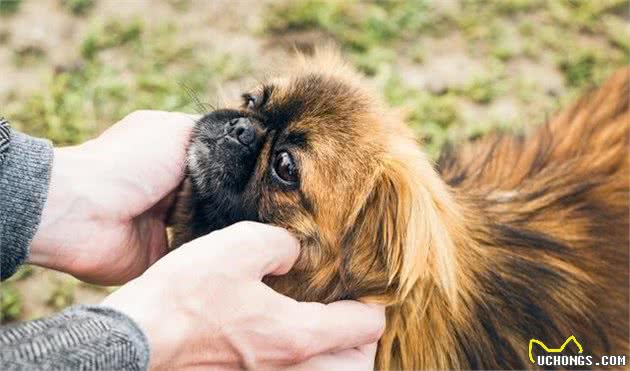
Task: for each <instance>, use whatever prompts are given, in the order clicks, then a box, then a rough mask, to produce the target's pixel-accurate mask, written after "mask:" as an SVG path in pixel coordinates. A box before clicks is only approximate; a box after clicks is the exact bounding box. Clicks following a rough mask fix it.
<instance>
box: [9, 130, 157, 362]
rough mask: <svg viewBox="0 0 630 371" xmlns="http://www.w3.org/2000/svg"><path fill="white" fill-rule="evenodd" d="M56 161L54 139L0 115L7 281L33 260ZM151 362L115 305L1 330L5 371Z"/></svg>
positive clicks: (76, 310)
mask: <svg viewBox="0 0 630 371" xmlns="http://www.w3.org/2000/svg"><path fill="white" fill-rule="evenodd" d="M52 162H53V151H52V146H51V144H50V142H48V141H45V140H41V139H35V138H32V137H29V136H26V135H24V134H20V133H18V132H12V131H11V130H10V128H9V124H8V122H7V121H6V120H4V119H2V118H0V278H1V279H2V280H4V279H6V278H8V277H10V276H11V275H12V274H13V273H15V271H16V270H17V268H18V267H19V266H20V265H21V264H23V263H24V261H25V260H26V257H27V256H28V252H29V244H30V242H31V239H32V238H33V236H34V234H35V231H36V230H37V226H38V225H39V221H40V216H41V212H42V208H43V207H44V203H45V202H46V197H47V194H48V182H49V180H50V170H51V167H52ZM1 290H2V284H1V283H0V291H1ZM0 323H2V318H1V317H0ZM148 363H149V345H148V341H147V339H146V337H145V336H144V334H143V333H142V331H141V330H140V328H139V327H138V326H137V325H136V324H135V323H134V322H133V321H132V320H131V319H130V318H129V317H127V316H126V315H124V314H122V313H120V312H118V311H116V310H114V309H111V308H106V307H103V306H96V305H94V306H87V305H82V306H73V307H70V308H68V309H66V310H64V311H62V312H60V313H58V314H56V315H54V316H52V317H49V318H43V319H39V320H35V321H29V322H22V323H16V324H11V325H5V324H2V325H1V326H0V369H2V370H34V369H37V370H39V369H47V370H144V369H146V368H147V367H148Z"/></svg>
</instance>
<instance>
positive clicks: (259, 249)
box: [207, 222, 300, 280]
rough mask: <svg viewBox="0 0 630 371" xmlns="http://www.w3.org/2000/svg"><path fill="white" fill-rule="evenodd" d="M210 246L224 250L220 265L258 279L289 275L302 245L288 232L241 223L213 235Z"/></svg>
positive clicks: (264, 225) (250, 223) (267, 226)
mask: <svg viewBox="0 0 630 371" xmlns="http://www.w3.org/2000/svg"><path fill="white" fill-rule="evenodd" d="M208 238H209V241H208V242H207V243H208V244H211V245H213V247H214V248H215V249H216V247H219V246H220V247H222V255H223V256H222V257H221V258H220V259H219V260H223V261H222V262H219V263H220V264H224V265H226V264H229V268H230V270H231V271H234V272H239V274H245V275H247V276H249V277H250V278H254V279H257V280H260V279H262V277H264V276H266V275H269V274H271V275H280V274H285V273H287V272H288V271H289V270H290V269H291V267H292V266H293V264H295V261H296V260H297V258H298V255H299V252H300V249H299V243H298V241H297V239H296V238H295V237H293V236H292V235H291V234H290V233H289V232H288V231H287V230H285V229H283V228H279V227H274V226H270V225H266V224H261V223H254V222H240V223H236V224H233V225H231V226H229V227H227V228H224V229H222V230H219V231H216V232H213V233H211V234H210V235H209V237H208Z"/></svg>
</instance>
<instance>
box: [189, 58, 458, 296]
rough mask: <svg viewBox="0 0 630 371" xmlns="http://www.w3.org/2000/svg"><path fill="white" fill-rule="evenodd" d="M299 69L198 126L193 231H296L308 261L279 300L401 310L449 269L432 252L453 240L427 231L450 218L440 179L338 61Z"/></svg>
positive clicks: (279, 283)
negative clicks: (258, 226) (411, 294)
mask: <svg viewBox="0 0 630 371" xmlns="http://www.w3.org/2000/svg"><path fill="white" fill-rule="evenodd" d="M296 66H297V67H296V68H295V70H294V71H293V72H292V73H290V74H289V75H288V76H287V77H284V78H280V79H274V80H270V81H269V82H267V83H265V84H263V85H261V86H258V87H256V88H255V89H253V90H251V91H249V92H248V93H246V94H244V95H243V100H242V102H240V103H239V104H238V105H237V106H235V107H233V108H228V109H220V110H217V111H214V112H212V113H210V114H208V115H206V116H205V117H203V118H202V119H201V120H200V121H199V122H198V123H197V125H196V129H195V132H194V135H193V141H192V143H191V145H190V148H189V184H190V187H191V190H190V191H191V200H190V202H191V204H190V207H191V208H192V209H193V213H194V218H193V220H192V225H189V226H187V227H186V228H191V229H193V230H194V233H193V234H192V235H193V236H196V235H201V234H205V233H208V232H210V231H212V230H215V229H219V228H222V227H224V226H227V225H229V224H232V223H235V222H237V221H241V220H254V221H259V222H264V223H270V224H273V225H278V226H281V227H285V228H287V229H289V230H290V231H291V232H293V233H294V234H295V235H296V236H297V237H298V238H299V239H300V241H301V246H302V247H301V255H300V258H299V260H298V262H297V264H296V265H295V267H294V268H293V270H292V271H291V272H290V273H289V274H288V275H287V276H284V277H279V278H277V277H274V278H268V279H267V281H268V283H270V284H271V285H272V286H273V287H274V288H275V289H276V290H279V291H281V292H283V293H285V294H288V295H290V296H292V297H294V298H296V299H302V300H317V301H323V302H329V301H333V300H338V299H342V298H365V297H372V298H380V299H382V300H389V301H392V300H396V298H397V297H400V296H401V295H400V294H404V293H405V292H407V291H408V290H409V287H410V285H412V284H413V283H414V282H415V281H416V280H418V279H419V278H421V277H423V276H427V277H430V276H431V273H430V272H431V271H432V270H433V271H435V269H424V268H422V267H425V268H428V267H429V266H432V267H434V268H436V267H437V269H438V270H439V269H440V267H439V265H440V264H442V262H441V261H440V259H443V257H440V253H436V252H433V253H431V251H430V249H431V246H430V245H431V244H433V245H436V241H437V242H439V241H438V240H439V239H440V238H441V236H434V234H435V233H441V232H443V231H439V230H437V229H439V226H438V227H436V224H439V223H435V221H430V220H429V221H422V218H423V217H428V218H431V217H435V215H434V214H435V213H436V212H438V210H437V208H438V205H437V204H438V203H439V201H440V200H439V199H437V198H436V196H435V195H433V194H432V185H431V184H430V183H431V182H432V181H434V180H433V179H432V177H435V176H436V175H435V174H434V173H433V171H432V169H431V167H430V165H429V163H428V161H427V160H426V159H425V158H424V156H423V155H422V153H421V152H420V151H419V150H418V148H417V146H416V144H415V141H414V140H413V138H412V136H411V135H410V133H409V132H408V130H407V129H406V128H405V126H404V125H403V124H401V122H400V120H398V119H397V118H396V116H394V115H392V114H391V113H388V112H387V111H386V110H385V109H383V108H382V106H381V105H380V104H379V102H378V101H377V100H376V99H374V98H373V97H372V95H371V94H370V93H369V92H368V91H367V90H366V89H364V88H363V87H362V86H361V84H360V82H359V80H360V79H359V78H358V77H357V76H356V75H355V74H354V73H353V72H352V71H350V70H349V69H347V68H346V67H345V66H344V65H343V64H342V63H341V62H340V61H339V60H338V57H336V55H334V53H320V54H319V55H318V56H316V57H315V58H312V59H308V58H301V59H299V60H298V61H297V63H296ZM423 177H424V178H429V179H423ZM437 197H438V198H439V195H438V196H437ZM423 208H426V209H425V210H422V209H423ZM431 240H432V241H431ZM422 244H425V245H426V246H423V245H422ZM436 246H437V245H436ZM437 247H439V246H437ZM442 255H443V254H442ZM423 272H424V273H423ZM425 273H426V274H425ZM440 274H441V275H442V276H441V277H439V278H438V279H444V278H445V277H446V276H448V273H447V272H441V273H440ZM434 278H435V277H434Z"/></svg>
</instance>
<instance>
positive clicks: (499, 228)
mask: <svg viewBox="0 0 630 371" xmlns="http://www.w3.org/2000/svg"><path fill="white" fill-rule="evenodd" d="M629 97H630V69H623V70H621V71H619V72H617V73H616V74H615V75H614V76H612V77H611V78H610V80H609V81H608V82H607V83H605V84H604V85H603V86H602V87H601V88H599V89H598V90H596V91H595V92H592V93H590V94H587V95H586V96H585V97H583V98H582V99H581V100H580V101H579V102H577V103H576V104H575V105H573V106H572V107H571V108H569V109H568V110H566V111H563V112H562V113H560V114H559V115H558V116H556V117H555V118H554V119H552V120H551V121H550V122H548V123H546V124H545V125H543V126H542V127H539V128H537V129H536V130H535V131H534V132H533V133H531V134H530V135H526V136H518V137H517V136H513V135H507V134H503V135H502V134H497V135H493V136H489V137H487V138H485V139H483V140H482V141H481V142H476V143H473V144H469V145H466V146H460V147H458V148H457V149H456V150H455V149H450V150H446V151H445V152H444V153H443V154H442V156H441V158H440V159H439V161H438V165H437V167H438V172H439V174H440V176H441V177H442V179H443V180H444V183H445V184H444V185H443V187H444V188H445V189H447V190H448V192H449V193H451V194H452V195H453V197H454V198H455V200H456V201H455V202H456V203H457V204H458V205H459V206H460V207H461V209H462V213H461V215H458V216H455V217H453V219H452V220H450V221H449V223H456V224H458V225H459V228H460V230H459V232H458V233H457V234H454V235H453V236H452V239H453V240H454V244H455V250H456V252H455V255H456V258H455V261H456V262H457V267H458V268H457V269H458V277H459V279H458V282H457V289H456V290H457V300H458V303H455V307H449V304H448V300H446V299H445V298H443V297H442V296H441V295H433V296H430V297H429V298H426V297H425V298H423V300H422V301H421V302H420V301H417V300H414V298H415V297H416V296H414V294H412V295H411V298H408V299H406V300H404V301H403V303H402V304H400V305H397V306H395V307H393V308H390V310H389V312H388V314H389V318H388V319H389V322H388V328H389V329H393V330H390V331H388V332H387V334H386V335H385V336H384V338H383V339H382V340H381V343H380V348H379V357H378V365H379V368H383V369H417V368H431V369H434V368H465V369H471V368H472V369H477V368H483V369H501V368H517V369H523V368H530V367H532V366H533V365H532V364H531V363H530V361H529V360H528V352H527V344H528V341H529V339H531V338H537V339H542V340H543V341H544V342H546V343H547V344H554V345H556V346H559V345H560V344H562V343H563V342H564V340H565V339H566V338H568V337H569V336H570V335H574V336H576V338H577V339H579V340H580V341H581V343H582V345H583V346H584V347H585V351H586V353H587V354H593V355H597V356H601V355H603V354H628V350H629V349H628V290H629V282H628V279H629V277H628V250H629V241H628V233H629V226H628V223H629V221H630V215H629V202H628V200H629V186H630V184H629V173H628V171H629V170H630V168H629V167H628V165H629V163H628V155H629V152H628V135H629V127H630V108H629V103H628V100H629ZM428 286H429V288H427V287H423V286H422V285H419V286H418V287H416V288H415V290H416V292H417V293H418V296H421V295H422V294H421V293H422V292H423V290H427V291H428V290H431V288H430V287H431V285H430V284H429V285H428ZM418 308H423V309H422V312H421V313H418ZM454 308H456V309H454ZM412 329H413V330H412ZM402 350H407V351H402Z"/></svg>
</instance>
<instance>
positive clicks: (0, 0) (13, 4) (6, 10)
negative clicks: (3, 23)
mask: <svg viewBox="0 0 630 371" xmlns="http://www.w3.org/2000/svg"><path fill="white" fill-rule="evenodd" d="M21 3H22V0H0V16H8V15H12V14H15V13H17V11H18V10H19V9H20V5H21Z"/></svg>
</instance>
